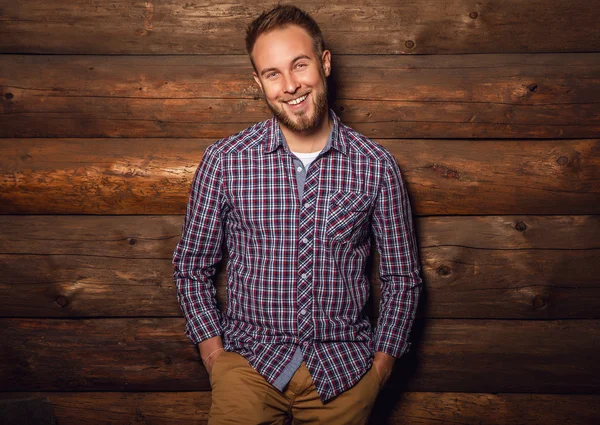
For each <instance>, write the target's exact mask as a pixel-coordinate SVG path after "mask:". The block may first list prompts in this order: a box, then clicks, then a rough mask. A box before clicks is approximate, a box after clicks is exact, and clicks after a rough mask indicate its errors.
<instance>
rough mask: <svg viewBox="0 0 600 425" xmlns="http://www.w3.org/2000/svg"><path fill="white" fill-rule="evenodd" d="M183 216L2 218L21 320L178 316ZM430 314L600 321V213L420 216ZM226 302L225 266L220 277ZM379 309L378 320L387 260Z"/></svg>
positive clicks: (8, 293)
mask: <svg viewBox="0 0 600 425" xmlns="http://www.w3.org/2000/svg"><path fill="white" fill-rule="evenodd" d="M181 224H182V216H142V217H137V216H116V217H103V216H98V217H96V216H93V217H89V216H87V217H86V216H0V229H2V232H0V275H3V276H5V278H4V282H3V286H2V289H3V291H1V292H0V311H2V315H3V316H5V317H6V316H10V317H97V316H179V315H180V314H181V313H180V310H179V307H178V305H177V303H176V294H175V288H174V286H173V282H172V280H171V272H172V266H171V264H170V259H171V256H172V253H173V250H174V247H175V245H176V244H177V242H178V240H179V235H180V229H181ZM415 227H416V229H417V236H418V239H419V241H418V243H419V247H420V256H421V263H422V266H423V276H424V279H425V286H426V295H425V296H424V297H423V301H422V306H421V308H420V313H419V316H420V317H428V318H460V317H470V318H483V317H488V318H508V319H511V318H512V319H515V318H533V319H558V318H598V317H599V316H598V311H600V287H599V286H598V284H597V276H598V274H600V269H599V267H600V265H599V264H598V262H597V261H596V258H597V256H598V249H600V247H599V245H598V239H599V238H598V235H600V216H526V217H519V216H497V217H494V216H485V217H477V216H468V217H467V216H463V217H421V218H419V219H417V220H416V223H415ZM217 282H218V294H219V300H220V304H221V306H224V303H225V272H224V269H223V271H222V272H221V273H220V274H219V275H218V279H217ZM372 282H373V294H372V295H373V299H372V300H371V301H370V310H369V312H370V314H371V315H372V316H374V317H375V316H377V308H376V306H377V305H378V302H379V281H378V276H377V257H375V259H374V267H373V274H372Z"/></svg>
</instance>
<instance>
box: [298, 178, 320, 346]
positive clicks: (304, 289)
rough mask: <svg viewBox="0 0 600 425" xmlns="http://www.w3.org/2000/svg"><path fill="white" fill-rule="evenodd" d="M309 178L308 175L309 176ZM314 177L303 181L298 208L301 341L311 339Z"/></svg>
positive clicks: (299, 328)
mask: <svg viewBox="0 0 600 425" xmlns="http://www.w3.org/2000/svg"><path fill="white" fill-rule="evenodd" d="M309 178H310V177H309ZM316 180H317V179H316V178H314V177H313V178H310V180H307V181H306V182H305V188H304V189H305V190H304V196H303V204H302V208H301V209H300V222H299V228H298V237H299V243H298V275H297V276H298V280H297V304H296V306H297V312H298V315H297V326H298V338H299V340H300V341H302V342H307V341H311V340H312V335H313V323H312V318H311V314H310V313H309V312H310V311H311V310H312V303H313V291H312V288H313V281H312V266H313V256H314V249H313V244H311V243H310V242H311V240H312V237H313V234H314V231H315V210H314V208H313V205H314V202H313V199H314V198H315V196H316V187H315V186H316Z"/></svg>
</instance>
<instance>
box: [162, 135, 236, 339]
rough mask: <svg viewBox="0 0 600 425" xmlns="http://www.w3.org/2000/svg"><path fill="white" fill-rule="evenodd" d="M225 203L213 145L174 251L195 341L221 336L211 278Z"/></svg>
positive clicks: (177, 277) (177, 279) (176, 276)
mask: <svg viewBox="0 0 600 425" xmlns="http://www.w3.org/2000/svg"><path fill="white" fill-rule="evenodd" d="M224 206H225V202H224V196H223V189H222V174H221V161H220V157H219V156H218V155H216V154H215V152H214V149H213V146H210V147H209V148H207V149H206V151H205V153H204V156H203V158H202V161H201V162H200V165H199V166H198V169H197V170H196V173H195V175H194V179H193V182H192V188H191V192H190V198H189V202H188V206H187V212H186V216H185V220H184V223H183V229H182V234H181V240H180V241H179V243H178V244H177V247H176V248H175V252H174V254H173V265H174V272H173V280H174V282H175V285H176V287H177V299H178V301H179V305H180V306H181V310H182V311H183V314H184V316H185V319H186V327H185V334H186V335H187V337H188V338H189V339H190V340H191V341H192V342H193V343H195V344H198V343H199V342H201V341H204V340H205V339H208V338H212V337H214V336H218V335H221V313H220V311H219V309H218V308H217V301H216V289H215V285H214V283H213V280H212V277H213V276H214V274H215V266H216V264H217V263H218V262H219V261H221V258H222V249H221V245H222V242H223V222H224V217H225V208H224Z"/></svg>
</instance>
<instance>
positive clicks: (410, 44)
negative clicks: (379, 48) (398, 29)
mask: <svg viewBox="0 0 600 425" xmlns="http://www.w3.org/2000/svg"><path fill="white" fill-rule="evenodd" d="M404 45H405V46H406V48H407V49H412V48H413V47H415V42H414V41H412V40H406V43H404Z"/></svg>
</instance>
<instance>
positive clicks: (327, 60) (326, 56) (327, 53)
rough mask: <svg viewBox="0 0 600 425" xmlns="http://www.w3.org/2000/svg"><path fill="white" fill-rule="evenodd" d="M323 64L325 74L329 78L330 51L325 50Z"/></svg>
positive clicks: (322, 57)
mask: <svg viewBox="0 0 600 425" xmlns="http://www.w3.org/2000/svg"><path fill="white" fill-rule="evenodd" d="M321 63H322V64H323V72H324V73H325V76H326V77H329V74H331V52H330V51H329V50H324V51H323V54H322V55H321Z"/></svg>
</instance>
